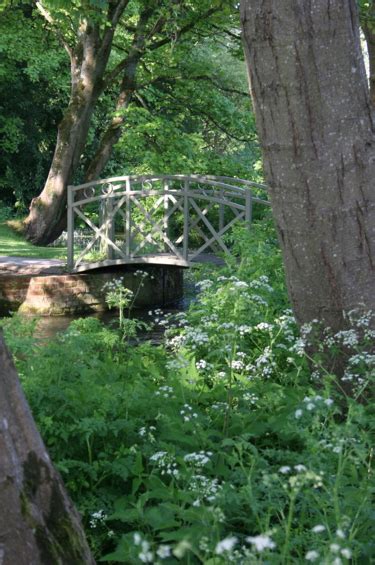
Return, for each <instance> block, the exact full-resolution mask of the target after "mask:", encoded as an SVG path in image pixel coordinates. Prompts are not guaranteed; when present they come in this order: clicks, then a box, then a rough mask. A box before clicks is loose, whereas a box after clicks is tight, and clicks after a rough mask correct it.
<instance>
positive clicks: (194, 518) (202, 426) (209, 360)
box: [5, 226, 375, 565]
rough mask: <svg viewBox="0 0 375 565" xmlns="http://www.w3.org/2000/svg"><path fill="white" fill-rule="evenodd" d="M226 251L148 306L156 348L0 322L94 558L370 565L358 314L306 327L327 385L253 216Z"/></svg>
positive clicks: (363, 346) (74, 330) (113, 334)
mask: <svg viewBox="0 0 375 565" xmlns="http://www.w3.org/2000/svg"><path fill="white" fill-rule="evenodd" d="M235 248H236V252H237V254H238V255H240V254H241V250H242V251H243V250H244V249H246V254H244V253H242V259H241V260H240V261H239V262H238V261H236V260H233V261H232V262H230V264H229V265H228V266H227V267H226V268H225V269H223V270H222V271H220V272H219V271H217V270H215V271H211V272H209V273H205V275H204V279H202V277H201V280H200V282H199V284H198V286H199V289H200V292H199V294H198V298H197V300H196V301H195V302H193V304H192V305H191V307H190V309H189V311H187V312H186V313H184V312H182V313H179V314H177V315H176V316H175V317H174V318H173V317H171V316H163V315H162V314H161V313H160V312H159V311H157V312H156V313H155V312H154V313H152V316H150V318H152V319H153V321H154V323H157V324H161V325H162V327H164V328H166V338H165V343H164V344H162V345H160V346H152V345H151V344H149V343H142V344H140V345H138V346H135V345H134V344H133V345H132V344H129V343H128V341H126V340H125V341H124V340H123V339H122V336H121V335H120V334H119V333H118V332H117V331H116V330H114V329H110V328H107V327H104V326H103V325H102V324H101V323H100V322H99V321H97V320H95V319H86V320H77V321H76V322H74V323H73V324H72V325H71V326H70V328H69V329H68V331H66V332H65V333H63V334H61V335H60V336H58V337H57V338H56V339H55V340H54V341H52V342H50V343H48V344H45V343H42V344H39V345H38V344H37V343H34V344H33V343H32V341H30V338H29V337H28V336H29V335H30V334H31V333H32V327H29V328H27V329H25V327H24V326H23V325H22V324H21V325H20V322H19V320H17V319H13V320H11V321H10V322H8V323H7V324H5V325H6V332H7V336H8V340H9V343H10V345H11V347H12V349H13V351H14V353H15V355H16V358H17V366H18V370H19V372H20V375H21V378H22V382H23V386H24V389H25V392H26V394H27V397H28V399H29V402H30V404H31V406H32V409H33V413H34V415H35V418H36V420H37V422H38V425H39V428H40V430H41V432H42V435H43V437H44V439H45V441H46V443H47V445H48V448H49V450H50V452H51V455H52V458H53V460H54V462H55V463H56V465H57V466H58V468H59V469H60V471H61V473H62V475H63V478H64V480H65V483H66V485H67V487H68V488H69V490H70V493H71V495H72V497H73V499H74V500H75V502H76V504H77V505H78V507H79V509H80V511H81V512H82V513H83V517H84V523H85V526H86V531H87V534H88V537H89V540H90V543H91V545H92V547H93V549H94V551H95V553H96V556H97V558H98V559H100V558H102V559H104V561H110V562H115V563H116V562H120V563H121V562H122V563H128V564H137V563H147V562H148V563H168V564H173V563H186V564H194V563H204V564H206V565H219V564H224V563H237V564H252V563H301V562H304V561H305V560H306V561H308V562H309V561H311V562H314V561H315V562H317V563H327V564H335V565H339V564H340V563H346V562H349V561H351V562H353V563H366V562H370V561H371V559H372V558H373V557H374V555H375V551H374V542H373V539H374V537H373V530H372V529H371V528H372V526H373V513H371V512H372V510H371V493H373V491H374V480H373V474H372V468H371V452H372V445H373V443H372V441H371V432H373V429H374V418H373V409H372V408H371V406H370V405H369V404H367V403H366V392H367V390H368V388H367V387H368V386H369V383H370V382H371V379H373V376H374V364H375V358H374V356H373V355H371V354H370V353H369V346H370V343H371V341H373V337H374V336H373V332H371V331H370V330H369V329H368V323H369V318H368V317H367V318H366V317H362V318H359V319H355V314H354V313H352V314H351V315H352V318H353V327H352V329H350V330H348V332H341V333H340V334H337V335H331V334H330V333H329V332H326V333H325V334H324V337H322V338H321V339H322V341H321V344H322V345H324V350H325V351H326V349H327V347H329V348H330V350H331V351H332V354H333V355H334V354H335V352H336V351H339V350H340V347H342V346H343V345H344V346H345V348H346V350H347V352H348V361H347V369H346V371H345V373H344V377H343V378H344V381H341V382H340V383H341V384H340V383H339V381H338V379H337V378H336V377H335V376H334V375H333V374H330V373H329V372H327V371H326V370H325V369H323V367H322V365H321V363H320V353H319V348H318V350H317V353H316V355H315V356H314V358H311V357H310V354H309V353H308V351H309V348H308V347H307V345H308V342H309V339H310V336H312V335H313V334H314V331H315V329H314V325H312V326H311V327H305V328H303V331H302V334H301V333H299V332H298V330H297V327H296V324H295V321H294V319H293V317H292V316H291V313H290V311H289V310H287V300H286V296H285V290H284V283H283V272H282V267H281V260H280V255H279V251H278V249H277V245H276V243H275V238H274V235H273V233H272V231H271V230H270V228H269V227H267V226H263V227H262V226H258V227H257V228H255V229H254V231H253V233H252V235H251V234H250V236H249V235H248V234H245V233H243V232H237V234H236V245H235ZM17 332H18V334H17ZM28 340H29V341H28ZM342 382H346V383H348V382H349V383H350V385H351V391H352V394H351V396H350V397H349V396H346V395H345V393H344V392H343V391H341V390H340V386H342Z"/></svg>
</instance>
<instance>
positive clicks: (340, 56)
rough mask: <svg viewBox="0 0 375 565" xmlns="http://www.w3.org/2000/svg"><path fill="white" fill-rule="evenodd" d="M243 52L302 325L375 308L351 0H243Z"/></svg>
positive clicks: (362, 83)
mask: <svg viewBox="0 0 375 565" xmlns="http://www.w3.org/2000/svg"><path fill="white" fill-rule="evenodd" d="M241 20H242V26H243V35H244V45H245V55H246V60H247V64H248V70H249V78H250V85H251V93H252V99H253V105H254V110H255V115H256V121H257V127H258V132H259V136H260V139H261V144H262V150H263V160H264V170H265V176H266V179H267V181H268V184H269V187H270V198H271V203H272V209H273V214H274V218H275V221H276V225H277V229H278V233H279V238H280V243H281V246H282V251H283V255H284V262H285V268H286V277H287V285H288V290H289V295H290V299H291V301H292V304H293V308H294V312H295V315H296V317H297V320H298V321H299V322H300V323H304V322H309V321H311V320H313V319H319V320H320V321H322V322H323V323H324V324H325V325H327V326H331V327H332V328H334V329H340V328H342V327H345V317H344V312H347V311H349V310H352V309H362V310H363V309H365V310H370V309H371V310H375V292H374V287H375V202H374V200H375V192H374V179H375V135H374V124H373V120H372V113H371V105H370V100H369V92H368V85H367V80H366V76H365V70H364V64H363V59H362V53H361V49H360V41H359V25H358V16H357V8H356V3H355V0H330V2H327V1H326V0H315V1H314V2H312V1H311V0H303V1H302V0H283V2H280V1H279V0H242V7H241Z"/></svg>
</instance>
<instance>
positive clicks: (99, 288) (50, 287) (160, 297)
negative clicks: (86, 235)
mask: <svg viewBox="0 0 375 565" xmlns="http://www.w3.org/2000/svg"><path fill="white" fill-rule="evenodd" d="M139 270H140V267H139V266H135V265H130V266H121V267H118V268H113V267H112V268H110V269H101V270H100V269H98V270H97V271H91V272H89V273H67V272H64V271H63V268H62V267H61V268H54V269H53V274H48V273H46V272H44V273H43V272H42V271H41V272H39V273H38V272H37V271H35V272H34V273H33V274H32V275H31V274H25V273H23V272H22V269H19V270H18V272H17V273H14V272H11V270H9V272H6V271H5V270H4V271H3V272H2V273H1V274H0V315H6V314H8V313H9V311H16V310H18V311H20V312H22V313H25V314H37V315H40V316H63V315H75V314H77V315H79V314H85V313H90V312H92V313H93V312H101V311H105V310H107V309H108V306H107V304H106V302H105V290H103V286H104V285H105V284H106V283H108V282H112V281H113V280H115V279H119V278H122V279H123V285H124V286H126V287H127V288H130V289H131V290H132V291H133V292H134V295H135V302H134V307H135V308H150V307H151V308H153V307H158V306H162V307H164V306H168V305H169V304H173V303H174V302H176V301H178V300H181V299H182V297H183V270H184V269H183V268H181V267H171V266H167V267H165V266H161V265H160V266H155V265H144V266H143V267H142V271H143V272H146V273H147V277H145V278H144V284H143V286H142V287H141V288H140V287H139V284H140V281H141V280H142V279H141V277H140V276H139V275H137V274H136V272H137V271H139Z"/></svg>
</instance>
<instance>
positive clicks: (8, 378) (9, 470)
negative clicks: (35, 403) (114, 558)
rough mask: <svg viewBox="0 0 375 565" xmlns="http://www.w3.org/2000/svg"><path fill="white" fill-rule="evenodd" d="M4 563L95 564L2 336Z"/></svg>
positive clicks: (0, 533)
mask: <svg viewBox="0 0 375 565" xmlns="http://www.w3.org/2000/svg"><path fill="white" fill-rule="evenodd" d="M0 414H1V421H0V454H1V458H0V508H1V511H0V563H1V564H2V565H42V564H43V565H52V564H60V565H73V564H74V565H80V564H82V565H83V564H93V563H94V560H93V558H92V556H91V553H90V550H89V548H88V545H87V542H86V539H85V535H84V532H83V529H82V526H81V522H80V518H79V515H78V513H77V511H76V510H75V508H74V506H73V504H72V502H71V500H70V498H69V497H68V495H67V493H66V491H65V488H64V485H63V483H62V480H61V477H60V475H59V474H58V473H57V471H56V470H55V469H54V467H53V465H52V463H51V460H50V458H49V456H48V454H47V451H46V448H45V446H44V444H43V441H42V439H41V437H40V435H39V432H38V430H37V429H36V426H35V423H34V420H33V418H32V415H31V412H30V409H29V406H28V404H27V401H26V399H25V397H24V394H23V392H22V390H21V386H20V383H19V380H18V376H17V373H16V370H15V368H14V365H13V362H12V359H11V357H10V355H9V353H8V351H7V349H6V347H5V345H4V341H3V338H2V336H0Z"/></svg>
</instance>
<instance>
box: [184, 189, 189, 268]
mask: <svg viewBox="0 0 375 565" xmlns="http://www.w3.org/2000/svg"><path fill="white" fill-rule="evenodd" d="M188 192H189V180H188V179H186V180H185V182H184V238H183V257H184V259H185V260H186V261H188V260H189V195H188Z"/></svg>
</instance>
